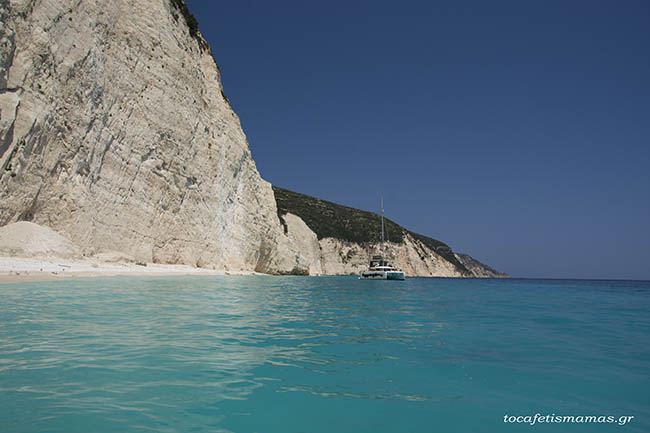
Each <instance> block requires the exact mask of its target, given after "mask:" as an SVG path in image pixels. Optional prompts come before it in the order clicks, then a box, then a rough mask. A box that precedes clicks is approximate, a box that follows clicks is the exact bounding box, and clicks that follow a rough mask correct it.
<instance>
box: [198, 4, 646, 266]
mask: <svg viewBox="0 0 650 433" xmlns="http://www.w3.org/2000/svg"><path fill="white" fill-rule="evenodd" d="M187 3H188V6H189V8H190V10H191V12H192V13H193V14H194V15H195V16H196V18H197V19H198V21H199V28H200V30H201V32H202V33H203V34H204V35H205V37H206V39H207V40H208V42H209V43H210V46H211V47H212V50H213V53H214V56H215V59H216V61H217V63H218V64H219V66H220V68H221V71H222V80H223V84H224V87H225V92H226V94H227V95H228V97H229V98H230V101H231V103H232V105H233V107H234V109H235V111H236V112H237V113H238V115H239V116H240V118H241V121H242V125H243V127H244V131H245V132H246V135H247V137H248V140H249V143H250V147H251V150H252V152H253V157H254V159H255V161H256V163H257V167H258V169H259V171H260V173H261V175H262V177H263V178H265V179H266V180H268V181H270V182H271V183H273V184H275V185H278V186H280V187H284V188H288V189H291V190H294V191H297V192H301V193H305V194H309V195H313V196H316V197H319V198H322V199H325V200H330V201H334V202H336V203H341V204H344V205H348V206H352V207H357V208H360V209H366V210H373V211H377V210H378V207H379V196H380V194H382V193H383V195H384V200H385V208H386V213H387V216H388V217H389V218H391V219H392V220H394V221H396V222H397V223H399V224H401V225H403V226H405V227H407V228H409V229H411V230H414V231H416V232H419V233H422V234H425V235H429V236H432V237H435V238H437V239H440V240H442V241H444V242H447V243H448V244H449V245H450V246H452V248H454V250H456V251H461V252H467V253H469V254H471V255H472V256H474V257H475V258H477V259H479V260H481V261H483V262H484V263H487V264H489V265H491V266H493V267H495V268H497V269H499V270H503V271H505V272H508V273H510V274H511V275H512V276H517V277H549V278H620V279H627V278H630V279H650V228H649V225H650V2H647V1H645V0H643V1H634V0H626V1H606V2H603V1H548V2H526V1H523V2H522V1H490V2H485V1H449V2H445V1H438V2H431V1H408V0H407V1H400V2H395V1H391V2H388V1H381V0H378V1H347V2H343V1H338V0H334V1H329V2H304V1H301V2H298V1H295V2H294V1H277V2H262V1H254V2H250V1H249V2H246V1H238V2H207V1H198V0H187Z"/></svg>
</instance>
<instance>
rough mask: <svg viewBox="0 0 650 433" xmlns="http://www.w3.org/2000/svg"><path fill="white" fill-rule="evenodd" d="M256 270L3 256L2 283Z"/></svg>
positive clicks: (1, 266)
mask: <svg viewBox="0 0 650 433" xmlns="http://www.w3.org/2000/svg"><path fill="white" fill-rule="evenodd" d="M255 274H256V273H254V272H234V271H232V272H231V271H223V270H211V269H202V268H195V267H192V266H186V265H166V264H155V263H147V265H146V266H143V265H137V264H135V263H101V262H97V261H93V260H64V259H56V258H21V257H0V284H10V283H21V282H33V281H51V280H61V279H71V278H90V277H109V276H116V275H131V276H147V275H149V276H163V275H170V276H171V275H255Z"/></svg>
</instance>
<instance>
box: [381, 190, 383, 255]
mask: <svg viewBox="0 0 650 433" xmlns="http://www.w3.org/2000/svg"><path fill="white" fill-rule="evenodd" d="M381 259H382V260H384V196H383V195H382V196H381Z"/></svg>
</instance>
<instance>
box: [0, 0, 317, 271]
mask: <svg viewBox="0 0 650 433" xmlns="http://www.w3.org/2000/svg"><path fill="white" fill-rule="evenodd" d="M0 20H1V23H0V110H1V111H0V225H5V224H8V223H11V222H15V221H32V222H34V223H38V224H41V225H44V226H48V227H51V228H53V229H55V230H56V231H58V232H60V233H62V234H64V235H66V236H67V237H68V238H70V239H71V240H72V241H73V242H75V243H76V244H78V245H81V246H82V247H83V248H84V253H85V254H86V255H91V254H96V253H100V252H103V251H112V250H114V251H122V252H125V253H128V254H130V255H132V256H134V257H136V258H137V260H142V261H153V262H160V263H184V264H190V265H198V266H209V267H212V266H214V267H218V268H225V269H233V270H257V271H260V272H270V273H285V272H291V271H294V272H296V273H301V272H307V271H308V269H309V268H308V263H309V261H308V260H307V259H305V258H304V257H303V254H301V253H300V252H299V251H298V249H297V248H296V247H294V246H293V245H294V244H293V243H292V242H291V241H290V239H289V238H288V237H287V236H286V235H285V234H284V232H283V229H282V226H281V225H280V221H279V219H278V216H277V211H276V203H275V200H274V196H273V191H272V190H271V186H270V185H269V184H268V183H267V182H265V181H263V180H262V179H261V178H260V176H259V174H258V172H257V169H256V167H255V163H254V162H253V159H252V158H251V153H250V151H249V147H248V143H247V141H246V137H245V135H244V133H243V131H242V128H241V125H240V123H239V119H238V117H237V116H236V114H235V113H234V112H233V110H232V108H231V107H230V104H229V102H228V100H227V98H226V97H225V94H224V92H223V88H222V85H221V82H220V75H219V69H218V67H217V65H216V64H215V62H214V60H213V58H212V53H211V52H210V50H209V48H208V47H207V44H206V43H205V41H204V40H203V38H202V36H201V34H200V33H199V32H198V30H197V29H196V26H195V24H196V22H195V21H192V20H193V17H191V15H188V12H187V9H186V8H185V5H184V3H183V2H182V1H181V0H138V1H132V0H116V1H114V2H110V4H108V3H106V2H104V1H99V0H94V1H93V0H85V1H83V2H81V1H77V0H48V1H35V0H0Z"/></svg>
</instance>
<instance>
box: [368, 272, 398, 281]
mask: <svg viewBox="0 0 650 433" xmlns="http://www.w3.org/2000/svg"><path fill="white" fill-rule="evenodd" d="M359 279H360V280H403V279H404V272H401V271H387V272H384V271H374V272H362V273H361V275H360V276H359Z"/></svg>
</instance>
